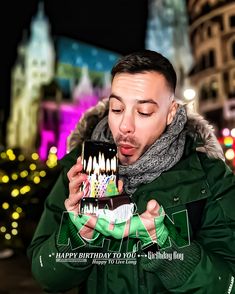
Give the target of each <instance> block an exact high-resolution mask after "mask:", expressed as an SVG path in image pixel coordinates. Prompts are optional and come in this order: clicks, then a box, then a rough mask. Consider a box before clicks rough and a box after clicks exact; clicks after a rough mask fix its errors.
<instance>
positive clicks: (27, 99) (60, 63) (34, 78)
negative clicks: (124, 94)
mask: <svg viewBox="0 0 235 294" xmlns="http://www.w3.org/2000/svg"><path fill="white" fill-rule="evenodd" d="M119 56H120V55H119V54H116V53H114V52H111V51H108V50H105V49H101V48H97V47H95V46H92V45H89V44H86V43H83V42H79V41H76V40H72V39H69V38H66V37H59V36H56V37H53V41H52V37H51V36H50V26H49V22H48V20H47V18H46V17H45V15H44V10H43V5H42V4H41V3H40V4H39V10H38V13H37V15H36V17H35V18H33V20H32V23H31V35H30V38H29V41H27V40H26V39H25V38H24V40H23V42H22V43H21V44H20V45H19V47H18V59H17V61H16V64H15V66H14V68H13V70H12V91H11V95H12V97H11V112H10V118H9V121H8V124H7V148H20V149H21V150H22V151H23V152H24V153H25V154H26V155H27V154H31V153H32V152H35V151H39V154H40V156H41V158H42V159H46V158H47V156H48V152H49V150H50V148H51V147H56V148H57V152H58V154H57V155H58V157H59V158H61V157H62V156H63V155H64V154H65V153H66V138H67V136H68V135H69V134H70V132H71V131H72V130H73V129H74V127H75V125H76V124H77V123H78V120H79V119H80V117H81V115H82V113H83V112H84V111H85V110H86V109H87V108H89V107H91V106H93V105H94V104H96V103H97V101H98V100H99V99H102V98H104V97H107V95H108V93H109V90H110V75H109V72H110V70H111V68H112V66H113V64H114V62H115V61H116V60H117V58H119Z"/></svg>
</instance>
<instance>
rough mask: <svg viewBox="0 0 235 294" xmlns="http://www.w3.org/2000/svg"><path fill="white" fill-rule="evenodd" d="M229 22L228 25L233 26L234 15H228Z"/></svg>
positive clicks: (234, 26) (234, 25)
mask: <svg viewBox="0 0 235 294" xmlns="http://www.w3.org/2000/svg"><path fill="white" fill-rule="evenodd" d="M229 22H230V27H231V28H235V15H231V16H230V19H229Z"/></svg>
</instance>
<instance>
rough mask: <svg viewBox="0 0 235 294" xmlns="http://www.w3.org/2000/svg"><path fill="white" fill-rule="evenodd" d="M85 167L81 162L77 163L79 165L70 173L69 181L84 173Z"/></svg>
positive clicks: (68, 175)
mask: <svg viewBox="0 0 235 294" xmlns="http://www.w3.org/2000/svg"><path fill="white" fill-rule="evenodd" d="M82 169H83V165H82V164H81V161H80V160H79V161H77V163H76V164H75V165H74V166H73V167H72V168H71V169H70V170H69V171H68V173H67V177H68V179H69V181H71V180H72V179H73V178H74V177H75V176H77V174H79V173H80V172H82Z"/></svg>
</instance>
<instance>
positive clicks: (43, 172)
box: [39, 170, 46, 178]
mask: <svg viewBox="0 0 235 294" xmlns="http://www.w3.org/2000/svg"><path fill="white" fill-rule="evenodd" d="M39 175H40V177H42V178H43V177H45V176H46V172H45V170H41V171H40V172H39Z"/></svg>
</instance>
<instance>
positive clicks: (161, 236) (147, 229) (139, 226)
mask: <svg viewBox="0 0 235 294" xmlns="http://www.w3.org/2000/svg"><path fill="white" fill-rule="evenodd" d="M164 217H165V212H164V210H163V208H162V207H160V205H159V204H158V202H157V201H156V200H150V201H149V202H148V203H147V209H146V211H145V212H143V213H142V214H141V215H140V216H139V215H134V216H133V217H131V218H130V220H128V221H127V222H122V223H117V224H112V223H109V220H108V219H105V218H103V217H102V218H100V219H99V220H98V221H97V217H96V216H89V217H88V216H82V217H81V218H80V222H81V223H82V224H83V225H85V226H86V227H89V228H90V229H92V230H94V229H95V230H96V231H98V232H100V233H101V234H103V235H104V236H106V237H114V238H116V239H122V238H124V237H127V236H129V237H130V238H137V237H138V238H139V239H140V240H141V241H142V243H143V244H145V245H147V244H149V243H152V242H157V243H158V244H159V245H160V246H161V245H163V243H164V242H165V240H166V238H167V236H168V230H167V229H166V227H165V225H164V222H163V220H164ZM137 234H138V236H137Z"/></svg>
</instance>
